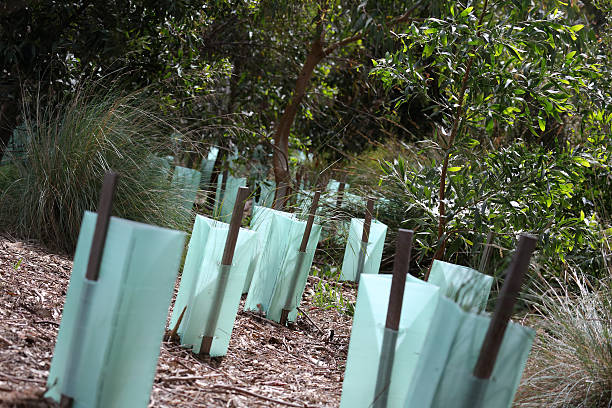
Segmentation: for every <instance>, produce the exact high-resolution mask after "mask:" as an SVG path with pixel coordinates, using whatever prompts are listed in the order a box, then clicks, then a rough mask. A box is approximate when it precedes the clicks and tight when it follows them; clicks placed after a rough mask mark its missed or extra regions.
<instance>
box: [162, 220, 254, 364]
mask: <svg viewBox="0 0 612 408" xmlns="http://www.w3.org/2000/svg"><path fill="white" fill-rule="evenodd" d="M228 231H229V224H226V223H222V222H219V221H215V220H212V219H210V218H206V217H203V216H201V215H197V216H196V220H195V223H194V226H193V231H192V233H191V240H190V241H189V249H188V250H187V257H186V258H185V266H184V268H183V275H182V278H181V283H180V286H179V291H178V294H177V296H176V301H175V303H174V308H173V310H172V317H171V318H170V327H171V328H173V327H174V326H175V325H176V323H177V321H178V318H179V316H180V315H181V312H182V311H183V309H185V308H186V309H185V314H184V316H183V319H182V321H181V324H180V326H179V328H178V331H177V333H178V335H179V337H180V339H181V344H184V345H188V346H192V347H193V348H192V351H193V352H194V353H199V352H200V346H201V344H202V338H203V337H204V336H212V337H213V342H212V345H211V348H210V353H209V355H210V356H212V357H218V356H224V355H225V354H226V353H227V348H228V346H229V342H230V336H231V334H232V329H233V327H234V321H235V320H236V313H238V306H239V304H240V296H241V294H242V288H243V286H244V281H245V279H246V276H247V272H248V269H249V267H250V265H251V263H252V262H254V261H255V260H254V258H255V256H256V254H257V252H256V250H257V234H258V233H257V232H255V231H251V230H247V229H244V228H241V229H240V232H239V233H238V240H237V242H236V250H235V254H236V255H235V256H234V261H233V264H232V265H231V267H228V266H223V265H221V258H222V256H223V250H224V248H225V241H226V238H227V233H228ZM217 285H222V286H224V287H225V288H224V290H223V291H222V293H223V296H222V299H221V302H219V303H217V304H213V295H214V293H215V291H216V288H217ZM207 329H208V330H212V333H206V331H207Z"/></svg>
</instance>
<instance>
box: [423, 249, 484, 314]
mask: <svg viewBox="0 0 612 408" xmlns="http://www.w3.org/2000/svg"><path fill="white" fill-rule="evenodd" d="M428 282H429V283H431V284H433V285H436V286H438V287H440V288H442V292H443V293H444V295H445V296H446V297H448V298H450V299H451V300H454V301H455V302H456V303H457V304H458V305H459V306H461V307H462V308H464V309H467V310H471V311H474V312H482V311H484V310H485V308H486V307H487V301H488V299H489V293H490V292H491V286H492V285H493V277H492V276H489V275H485V274H483V273H480V272H478V271H477V270H475V269H472V268H468V267H467V266H461V265H455V264H451V263H448V262H443V261H440V260H437V259H436V260H435V261H434V263H433V265H432V267H431V273H430V275H429V281H428Z"/></svg>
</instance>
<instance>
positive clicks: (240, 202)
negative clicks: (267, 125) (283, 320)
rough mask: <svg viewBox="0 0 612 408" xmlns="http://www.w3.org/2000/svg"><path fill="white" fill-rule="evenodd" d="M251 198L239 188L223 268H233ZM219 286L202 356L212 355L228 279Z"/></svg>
mask: <svg viewBox="0 0 612 408" xmlns="http://www.w3.org/2000/svg"><path fill="white" fill-rule="evenodd" d="M248 198H249V189H248V188H247V187H239V188H238V194H237V195H236V202H235V204H234V210H233V212H232V219H231V221H230V226H229V230H228V232H227V238H226V240H225V249H224V250H223V257H222V258H221V265H222V266H231V265H232V261H233V260H234V251H235V250H236V242H237V241H238V233H239V232H240V225H241V224H242V216H243V214H244V204H245V202H246V200H247V199H248ZM219 281H220V282H219V283H221V284H219V285H218V286H217V288H216V290H215V294H214V295H213V302H212V308H213V310H212V311H211V313H210V315H209V319H212V320H211V321H209V322H207V330H206V333H205V334H206V335H205V336H204V337H203V338H202V344H201V346H200V353H199V354H200V355H208V354H210V347H211V346H212V341H213V337H214V334H215V333H214V331H215V330H216V328H217V321H218V319H219V312H220V309H221V302H222V301H223V292H224V291H225V286H226V285H227V280H226V279H221V277H220V279H219Z"/></svg>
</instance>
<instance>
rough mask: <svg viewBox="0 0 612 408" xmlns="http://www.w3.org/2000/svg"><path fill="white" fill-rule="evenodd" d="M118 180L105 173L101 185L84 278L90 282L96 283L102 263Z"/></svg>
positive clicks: (114, 175) (114, 176)
mask: <svg viewBox="0 0 612 408" xmlns="http://www.w3.org/2000/svg"><path fill="white" fill-rule="evenodd" d="M118 179H119V175H118V174H117V173H113V172H109V173H106V175H105V176H104V184H103V185H102V191H101V192H100V201H99V203H98V217H97V218H96V228H95V230H94V236H93V240H92V242H91V250H90V251H89V262H88V263H87V272H86V273H85V278H87V279H89V280H91V281H97V280H98V275H99V274H100V263H101V262H102V253H103V252H104V244H105V243H106V233H107V232H108V224H109V222H110V217H111V212H112V209H113V197H114V196H115V190H116V189H117V180H118Z"/></svg>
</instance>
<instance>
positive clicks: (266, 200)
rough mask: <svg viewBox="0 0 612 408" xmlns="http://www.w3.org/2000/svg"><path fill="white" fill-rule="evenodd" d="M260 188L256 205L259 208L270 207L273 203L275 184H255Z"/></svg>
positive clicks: (263, 181)
mask: <svg viewBox="0 0 612 408" xmlns="http://www.w3.org/2000/svg"><path fill="white" fill-rule="evenodd" d="M257 185H258V186H259V188H260V192H259V197H258V199H257V202H256V203H255V204H256V205H258V206H260V207H272V203H273V202H274V193H275V191H276V183H275V182H274V181H272V180H261V181H259V182H258V183H257Z"/></svg>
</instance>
